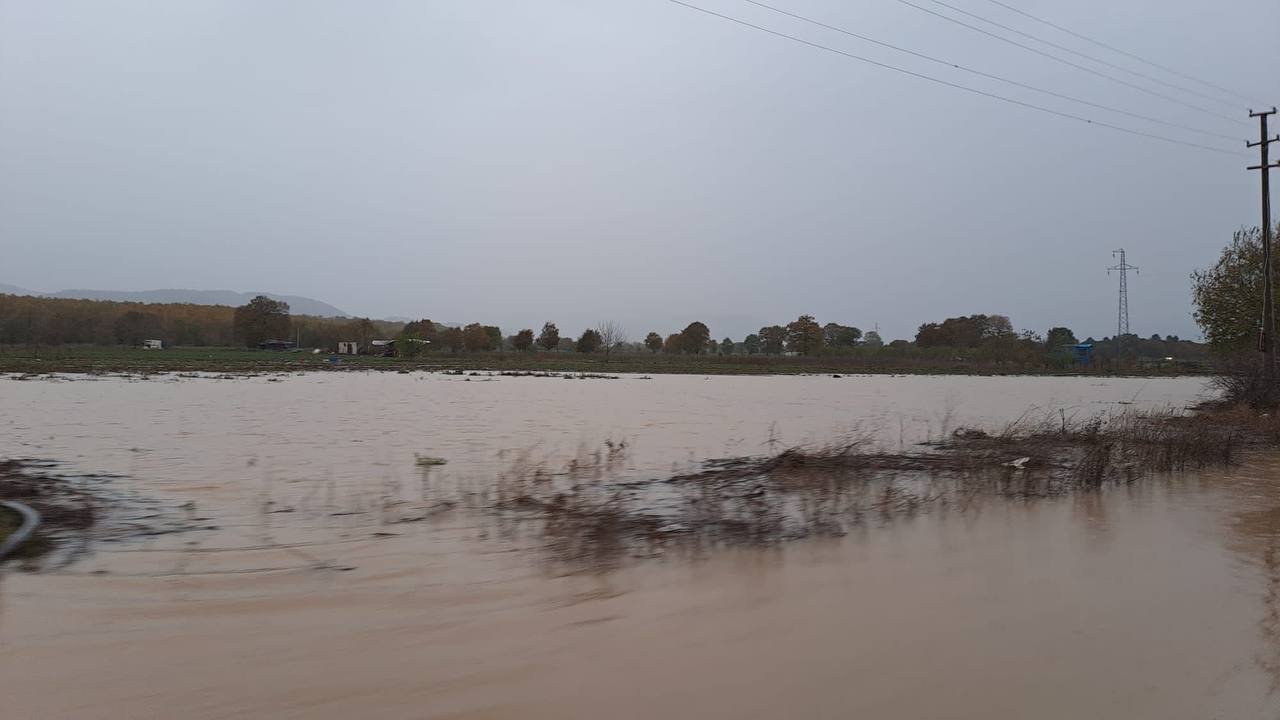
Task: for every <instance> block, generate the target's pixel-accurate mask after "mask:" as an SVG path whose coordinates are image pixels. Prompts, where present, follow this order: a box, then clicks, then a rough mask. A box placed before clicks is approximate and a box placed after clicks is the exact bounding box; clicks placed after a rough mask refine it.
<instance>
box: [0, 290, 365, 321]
mask: <svg viewBox="0 0 1280 720" xmlns="http://www.w3.org/2000/svg"><path fill="white" fill-rule="evenodd" d="M0 293H8V294H10V295H36V296H41V297H55V298H76V299H81V300H114V301H116V302H142V303H191V304H193V305H230V306H232V307H236V306H239V305H244V304H245V303H247V302H249V301H250V300H252V299H253V298H254V297H255V296H257V295H266V296H267V297H269V298H271V299H273V300H283V301H285V302H287V303H289V312H291V313H293V314H294V315H316V316H319V317H348V315H347V313H345V312H343V311H342V310H340V309H338V308H336V307H334V306H332V305H330V304H329V303H327V302H321V301H320V300H315V299H312V298H307V297H301V296H298V295H277V294H275V293H268V292H244V293H241V292H235V291H233V290H138V291H129V290H83V289H77V290H59V291H58V292H53V293H39V292H33V291H31V290H26V289H23V288H20V287H17V286H15V285H4V284H0Z"/></svg>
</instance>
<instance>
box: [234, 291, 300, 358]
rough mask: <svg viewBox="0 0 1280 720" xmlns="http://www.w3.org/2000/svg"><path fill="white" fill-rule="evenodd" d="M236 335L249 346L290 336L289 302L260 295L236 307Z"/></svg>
mask: <svg viewBox="0 0 1280 720" xmlns="http://www.w3.org/2000/svg"><path fill="white" fill-rule="evenodd" d="M232 322H233V327H234V329H235V336H236V338H237V339H238V340H240V342H242V343H244V345H245V346H247V347H255V346H257V345H258V344H259V343H262V342H265V341H267V340H275V339H283V338H287V337H289V330H290V327H291V325H290V321H289V303H287V302H284V301H281V300H272V299H271V298H269V297H267V296H266V295H259V296H257V297H255V298H254V299H252V300H250V301H249V302H248V303H247V304H245V305H241V306H240V307H238V308H236V312H235V317H234V320H233V321H232Z"/></svg>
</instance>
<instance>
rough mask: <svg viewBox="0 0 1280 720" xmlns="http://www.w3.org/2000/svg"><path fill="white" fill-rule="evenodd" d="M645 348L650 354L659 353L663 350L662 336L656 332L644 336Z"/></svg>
mask: <svg viewBox="0 0 1280 720" xmlns="http://www.w3.org/2000/svg"><path fill="white" fill-rule="evenodd" d="M644 346H645V347H647V348H649V352H654V353H656V352H658V351H659V350H661V349H662V336H661V335H659V334H658V333H656V332H651V333H649V334H648V335H645V336H644Z"/></svg>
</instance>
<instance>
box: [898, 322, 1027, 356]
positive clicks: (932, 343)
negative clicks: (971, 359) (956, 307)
mask: <svg viewBox="0 0 1280 720" xmlns="http://www.w3.org/2000/svg"><path fill="white" fill-rule="evenodd" d="M1014 338H1015V336H1014V332H1013V324H1012V323H1011V322H1009V318H1008V317H1006V316H1004V315H966V316H963V317H953V318H947V319H946V320H943V321H942V323H925V324H923V325H921V326H920V328H919V330H917V331H916V345H917V346H918V347H968V348H976V347H979V346H980V345H983V344H984V343H987V342H989V341H999V340H1010V339H1014Z"/></svg>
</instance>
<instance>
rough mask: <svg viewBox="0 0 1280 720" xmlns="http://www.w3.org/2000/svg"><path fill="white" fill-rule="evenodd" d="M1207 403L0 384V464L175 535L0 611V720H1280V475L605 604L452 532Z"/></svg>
mask: <svg viewBox="0 0 1280 720" xmlns="http://www.w3.org/2000/svg"><path fill="white" fill-rule="evenodd" d="M1203 391H1204V390H1203V380H1202V379H1192V378H1173V379H1098V378H1035V377H1016V378H1014V377H1010V378H997V377H991V378H986V377H981V378H980V377H920V376H915V377H884V376H879V377H843V378H835V377H718V378H703V377H690V376H662V377H657V378H653V379H647V378H640V377H622V378H618V379H594V380H567V379H563V378H552V377H482V376H476V377H468V376H449V375H442V374H417V373H415V374H406V375H401V374H383V373H371V374H362V373H341V374H339V373H332V374H314V375H303V376H284V377H281V376H270V377H253V378H239V379H217V378H208V377H206V378H178V377H154V378H151V379H146V380H142V379H136V378H98V379H87V378H80V379H70V378H52V379H38V380H23V381H19V380H14V379H0V458H3V457H14V458H40V459H47V460H52V461H56V462H58V463H59V465H58V466H57V467H58V471H60V472H67V473H85V474H110V475H113V476H118V477H114V478H113V479H111V480H110V484H111V485H113V486H116V487H119V488H121V489H123V490H127V491H128V492H130V493H135V494H137V495H138V496H139V497H145V498H147V499H148V500H149V501H151V502H152V503H153V505H150V506H147V507H148V508H149V509H148V510H147V511H146V513H143V511H142V510H139V509H136V508H135V509H132V510H130V512H133V513H135V517H134V518H132V520H136V521H137V523H138V525H139V527H142V526H145V525H147V523H148V522H149V521H150V519H151V518H149V517H148V516H149V515H154V514H157V513H169V514H177V515H179V516H181V517H183V518H185V519H186V520H187V526H186V528H185V531H183V532H173V533H163V534H156V535H150V536H146V537H137V536H131V537H128V538H127V539H118V540H111V541H104V542H99V543H96V545H95V546H94V547H93V548H92V550H91V552H88V553H86V554H82V555H78V556H74V557H69V558H60V559H59V560H58V561H57V562H55V563H51V564H50V565H49V566H48V567H46V568H45V569H44V571H42V572H39V573H26V572H9V573H6V574H5V575H4V576H3V577H2V578H0V698H2V700H0V702H2V703H3V707H4V712H3V714H4V716H5V717H24V718H25V717H47V718H63V717H94V718H134V717H189V718H218V717H236V716H257V717H273V718H274V717H309V718H310V717H324V718H339V717H361V718H404V717H433V718H434V717H440V718H566V717H603V716H608V717H623V718H629V717H635V718H649V717H655V716H668V717H695V716H696V717H725V718H740V717H760V718H772V717H787V716H790V717H885V718H892V717H903V718H914V717H946V718H975V719H976V718H1021V717H1037V718H1064V719H1065V718H1079V717H1116V718H1145V717H1151V718H1187V719H1188V720H1190V719H1192V718H1196V719H1200V718H1255V717H1276V716H1277V715H1278V714H1280V693H1278V692H1277V688H1280V461H1277V460H1276V459H1275V458H1272V457H1269V456H1264V455H1252V456H1248V457H1247V458H1246V460H1245V462H1244V464H1243V465H1242V466H1240V467H1237V468H1233V469H1231V470H1214V471H1212V472H1199V473H1194V474H1193V473H1183V474H1177V475H1173V476H1166V477H1157V478H1155V479H1152V480H1149V481H1144V482H1139V483H1134V484H1131V485H1126V486H1122V487H1114V488H1109V489H1105V490H1103V491H1101V492H1094V493H1085V494H1074V495H1068V496H1062V497H1056V498H1050V499H1038V500H1019V501H1011V500H1007V499H1001V498H985V499H977V500H975V501H974V502H972V503H969V504H966V505H965V506H963V507H958V506H945V507H944V506H939V507H930V508H925V509H923V510H922V511H921V512H919V513H916V514H913V515H912V516H911V517H906V518H903V517H894V518H879V519H878V518H869V519H868V520H867V521H866V522H863V523H861V524H859V525H858V526H857V527H856V528H854V529H853V530H852V531H851V532H849V533H848V534H846V535H844V536H843V537H839V538H823V539H808V540H797V541H793V542H785V543H777V544H772V545H769V546H766V547H739V548H728V549H718V550H717V549H712V550H709V551H706V552H700V553H697V554H696V555H690V554H684V553H664V554H659V555H655V556H652V557H629V558H628V559H627V561H626V562H624V563H622V564H620V565H618V566H616V567H613V568H611V569H609V570H607V571H591V572H588V571H582V570H581V569H580V568H572V567H566V566H563V565H561V564H558V563H556V562H554V561H553V560H550V559H548V558H547V557H546V556H545V555H544V554H541V553H539V552H537V551H536V550H535V549H534V548H532V547H531V546H530V543H529V542H528V540H527V538H524V537H522V536H521V535H520V533H519V532H518V530H513V529H512V528H509V527H504V526H502V525H501V524H495V523H493V522H490V521H488V520H486V519H485V518H483V517H477V516H475V515H473V514H469V513H467V512H464V511H462V510H461V509H459V508H451V507H450V506H449V505H448V503H447V502H446V501H447V500H449V499H450V498H452V497H455V494H456V493H457V492H459V489H463V490H465V491H467V492H471V493H485V492H488V491H490V488H492V486H493V485H494V483H495V481H496V479H497V478H499V477H501V476H503V475H504V474H508V473H510V472H512V468H514V467H521V466H527V465H536V464H544V465H547V466H549V467H564V466H567V465H571V464H573V463H575V462H586V461H589V460H590V459H591V458H592V457H595V456H596V455H595V454H596V453H598V452H599V451H600V450H601V448H606V447H608V446H606V445H605V443H606V441H608V442H610V443H614V444H615V445H617V444H621V443H625V446H626V452H625V454H619V456H618V458H617V461H616V462H613V463H611V464H609V465H608V470H607V477H605V478H604V481H605V482H616V483H620V484H623V483H627V482H630V481H634V480H641V479H645V478H652V477H655V476H667V475H671V474H673V473H680V472H688V471H692V470H696V469H697V468H699V467H700V466H701V464H702V462H703V461H705V460H707V459H711V458H722V457H729V456H742V455H760V454H765V453H768V452H770V451H771V450H772V449H780V448H782V447H787V446H791V445H796V444H804V443H824V442H831V441H834V440H837V439H839V438H842V437H847V436H849V435H850V434H858V435H859V436H862V437H870V438H873V439H874V442H875V443H877V444H878V445H879V446H881V447H883V448H886V449H888V450H895V451H896V450H901V449H904V448H910V447H911V446H912V445H913V444H914V443H917V442H921V441H926V440H935V439H940V438H942V437H944V436H946V435H948V434H949V433H950V432H951V431H952V430H954V429H956V428H957V427H960V426H962V425H967V426H974V425H977V426H983V427H998V426H1000V425H1002V424H1004V423H1007V422H1009V421H1012V420H1015V419H1017V418H1019V417H1023V416H1025V415H1028V414H1030V415H1043V416H1049V417H1063V418H1066V417H1069V416H1071V415H1077V416H1082V417H1087V416H1091V415H1095V414H1105V413H1116V412H1120V411H1122V410H1124V409H1126V408H1165V407H1173V408H1181V407H1184V406H1186V405H1188V404H1190V403H1193V402H1194V401H1195V400H1197V399H1198V398H1199V397H1201V395H1202V393H1203ZM1059 411H1061V413H1060V412H1059ZM606 452H607V451H606ZM435 459H438V460H439V461H443V462H444V464H435V463H436V462H437V460H435ZM122 537H123V536H122Z"/></svg>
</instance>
